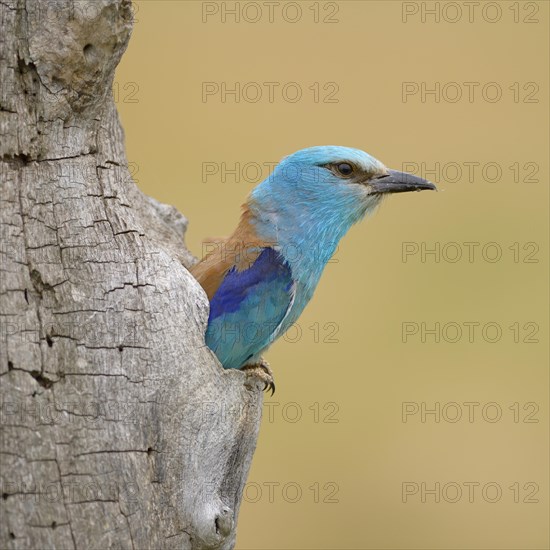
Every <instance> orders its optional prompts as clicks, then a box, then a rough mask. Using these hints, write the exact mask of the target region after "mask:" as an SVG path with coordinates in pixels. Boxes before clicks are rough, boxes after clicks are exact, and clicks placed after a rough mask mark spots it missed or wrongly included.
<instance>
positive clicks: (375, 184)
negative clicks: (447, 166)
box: [369, 170, 437, 193]
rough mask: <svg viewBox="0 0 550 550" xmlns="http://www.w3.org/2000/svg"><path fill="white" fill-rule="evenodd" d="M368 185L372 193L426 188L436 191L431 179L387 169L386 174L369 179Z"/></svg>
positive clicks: (402, 191) (403, 191)
mask: <svg viewBox="0 0 550 550" xmlns="http://www.w3.org/2000/svg"><path fill="white" fill-rule="evenodd" d="M369 185H370V187H371V188H372V192H373V193H406V192H408V191H425V190H426V189H431V190H433V191H437V188H436V186H435V185H434V184H433V183H432V182H431V181H428V180H425V179H423V178H419V177H418V176H413V175H412V174H407V173H406V172H398V171H397V170H388V174H387V175H386V176H380V177H378V178H374V179H372V180H370V181H369Z"/></svg>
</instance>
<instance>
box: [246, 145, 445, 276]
mask: <svg viewBox="0 0 550 550" xmlns="http://www.w3.org/2000/svg"><path fill="white" fill-rule="evenodd" d="M422 189H435V186H434V185H433V184H432V183H430V182H427V181H426V180H423V179H421V178H418V177H416V176H412V175H410V174H405V173H403V172H397V171H395V170H389V169H388V168H386V167H385V166H384V164H382V163H381V162H380V161H379V160H377V159H375V158H374V157H372V156H370V155H369V154H367V153H365V152H364V151H360V150H359V149H352V148H349V147H339V146H331V145H327V146H321V147H310V148H308V149H302V150H301V151H298V152H296V153H294V154H292V155H290V156H288V157H286V158H284V159H283V160H282V161H281V162H280V163H279V164H278V165H277V166H276V167H275V170H274V171H273V173H272V174H271V175H270V176H269V177H268V178H267V179H265V180H264V181H263V182H262V183H260V184H259V185H258V186H257V187H256V188H255V189H254V190H253V191H252V194H251V196H250V200H249V204H248V207H249V209H250V211H251V212H252V214H253V215H254V220H255V226H256V230H257V232H258V234H259V235H260V236H261V237H262V238H264V239H267V240H270V241H273V242H276V243H278V245H279V246H280V247H281V249H282V252H283V254H285V256H287V257H288V258H289V263H291V265H292V266H293V269H294V270H295V269H296V268H298V269H306V270H314V271H315V272H317V271H318V272H319V275H320V272H321V271H322V268H323V267H324V265H325V264H326V262H327V261H328V260H329V258H330V257H331V256H332V254H333V253H334V250H335V249H336V246H337V244H338V242H339V241H340V239H341V238H342V237H343V236H344V235H345V233H346V232H347V231H348V229H349V228H350V227H351V226H352V225H353V224H354V223H356V222H358V221H359V220H361V219H362V218H363V216H365V214H367V213H368V212H370V211H372V210H374V209H375V208H376V206H378V204H379V203H380V201H381V200H382V198H383V197H384V196H385V195H387V194H389V193H392V192H393V193H396V192H403V191H419V190H422ZM291 256H294V257H291ZM293 264H294V265H293Z"/></svg>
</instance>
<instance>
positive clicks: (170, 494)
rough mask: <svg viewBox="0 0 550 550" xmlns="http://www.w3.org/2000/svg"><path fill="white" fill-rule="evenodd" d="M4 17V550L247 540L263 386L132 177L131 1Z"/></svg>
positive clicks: (10, 4)
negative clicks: (122, 100)
mask: <svg viewBox="0 0 550 550" xmlns="http://www.w3.org/2000/svg"><path fill="white" fill-rule="evenodd" d="M0 18H1V26H2V32H1V37H0V41H1V43H0V48H1V58H0V83H1V89H0V93H1V96H0V154H1V157H2V160H1V165H0V166H1V171H0V181H1V193H2V208H1V219H0V222H1V237H2V246H1V248H0V254H1V260H0V269H1V287H0V305H1V308H0V311H1V323H2V331H1V355H0V383H1V410H0V412H1V418H0V427H1V455H0V457H1V464H0V466H1V470H0V479H1V483H2V498H1V499H0V505H1V516H0V547H1V548H30V549H44V548H59V549H64V548H102V549H103V548H140V549H146V548H147V549H149V548H155V549H157V548H193V549H197V548H220V549H221V548H223V549H225V548H231V547H232V546H233V545H234V541H235V529H236V520H237V514H238V510H239V504H240V499H241V496H242V491H243V487H244V484H245V480H246V476H247V473H248V470H249V466H250V462H251V459H252V454H253V451H254V448H255V444H256V439H257V435H258V429H259V423H260V416H261V406H262V399H263V397H262V392H261V389H262V383H260V382H255V381H250V380H249V379H247V378H246V377H245V376H244V374H243V373H241V372H238V371H224V370H223V369H222V368H221V366H220V365H219V363H218V362H217V360H216V359H215V357H214V356H213V354H212V353H211V352H210V351H209V350H208V348H206V346H205V344H204V330H205V326H206V322H207V317H208V302H207V299H206V296H205V294H204V293H203V291H202V289H201V288H200V286H199V285H198V284H197V283H196V281H195V280H194V279H193V278H192V276H191V275H190V274H189V272H188V271H187V269H186V267H185V266H189V265H190V264H191V263H192V262H193V258H192V256H191V255H190V254H189V252H188V251H187V250H186V248H185V245H184V243H183V235H184V232H185V227H186V221H185V218H184V217H183V216H182V215H181V214H179V213H178V212H177V211H176V210H175V209H174V208H173V207H169V206H166V205H161V204H159V203H157V202H156V201H153V200H152V199H149V198H147V197H146V196H144V195H143V194H142V193H141V192H140V191H139V190H138V189H137V188H136V186H135V185H134V183H133V182H132V180H131V178H130V174H129V171H128V168H127V160H126V157H125V152H124V136H123V131H122V128H121V126H120V124H119V120H118V116H117V113H116V108H115V105H114V102H113V98H112V93H111V86H112V82H113V75H114V70H115V67H116V65H117V63H118V62H119V60H120V58H121V56H122V54H123V52H124V50H125V48H126V45H127V43H128V40H129V37H130V32H131V27H132V12H131V5H130V2H129V1H127V0H94V1H92V2H69V1H52V0H0Z"/></svg>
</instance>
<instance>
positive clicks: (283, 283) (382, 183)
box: [191, 145, 436, 395]
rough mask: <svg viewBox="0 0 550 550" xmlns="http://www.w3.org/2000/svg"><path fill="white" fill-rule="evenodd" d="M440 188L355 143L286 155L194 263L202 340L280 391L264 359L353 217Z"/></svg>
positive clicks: (229, 365)
mask: <svg viewBox="0 0 550 550" xmlns="http://www.w3.org/2000/svg"><path fill="white" fill-rule="evenodd" d="M423 190H436V186H435V185H434V184H433V183H431V182H429V181H427V180H425V179H423V178H421V177H419V176H416V175H413V174H408V173H405V172H400V171H397V170H391V169H388V168H386V166H385V165H384V164H383V163H382V162H380V161H379V160H377V159H376V158H374V157H372V156H371V155H369V154H368V153H366V152H364V151H362V150H360V149H355V148H351V147H343V146H334V145H326V146H315V147H308V148H306V149H302V150H300V151H297V152H295V153H293V154H291V155H289V156H287V157H285V158H283V159H282V160H281V161H280V162H279V163H278V164H277V165H276V166H275V168H274V169H273V171H272V173H271V174H270V175H269V176H268V177H267V178H266V179H264V180H263V181H262V182H261V183H259V184H258V185H257V186H256V187H255V188H254V189H253V190H252V192H251V193H250V195H249V196H248V198H247V200H246V202H245V203H244V204H243V206H242V214H241V218H240V222H239V224H238V225H237V228H236V229H235V231H234V232H233V233H232V234H231V236H229V237H228V238H226V239H220V240H218V241H216V242H214V243H211V245H210V246H209V248H210V251H209V252H208V253H207V254H206V255H205V256H204V257H203V258H202V259H201V260H200V261H199V262H198V263H196V264H195V265H194V266H193V267H192V268H191V273H192V275H193V276H194V277H195V278H196V280H197V281H198V282H199V284H200V285H201V286H202V288H203V289H204V291H205V292H206V295H207V297H208V300H209V303H210V311H209V316H208V324H207V327H206V333H205V343H206V345H207V346H208V347H209V348H210V349H211V350H212V351H213V352H214V354H215V355H216V357H217V358H218V360H219V362H220V363H221V365H222V366H223V368H225V369H241V370H242V371H245V372H246V373H247V374H248V375H250V376H256V377H258V378H260V380H261V381H263V383H264V390H265V389H268V390H271V394H272V395H273V393H274V392H275V382H274V376H273V372H272V370H271V368H270V365H269V363H268V362H267V361H266V360H265V358H264V357H263V354H264V353H265V352H266V351H267V349H268V348H269V347H270V345H271V344H272V343H273V342H274V341H275V340H276V339H277V338H279V337H280V336H281V335H283V334H284V333H285V331H286V330H287V329H288V328H289V327H291V325H292V324H293V323H295V322H296V321H297V319H298V318H299V316H300V315H301V313H302V311H303V310H304V308H305V306H306V305H307V304H308V302H309V301H310V299H311V298H312V296H313V293H314V291H315V288H316V286H317V283H318V282H319V279H320V277H321V274H322V272H323V269H324V267H325V266H326V264H327V262H328V261H329V259H330V258H331V256H332V255H333V254H334V252H335V250H336V247H337V246H338V243H339V241H340V239H341V238H342V237H343V236H344V235H345V234H346V233H347V231H348V230H349V229H350V227H351V226H352V225H354V224H355V223H357V222H359V221H360V220H362V219H363V218H364V217H365V215H367V214H370V213H372V212H373V211H374V210H375V209H376V208H377V206H378V205H379V204H380V202H381V201H382V199H383V198H384V197H386V196H388V195H390V194H393V193H403V192H408V191H423Z"/></svg>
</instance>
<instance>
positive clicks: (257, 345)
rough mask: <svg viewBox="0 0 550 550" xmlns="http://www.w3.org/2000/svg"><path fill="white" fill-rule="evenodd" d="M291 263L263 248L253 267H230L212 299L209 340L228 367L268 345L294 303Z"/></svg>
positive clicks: (209, 343) (207, 338)
mask: <svg viewBox="0 0 550 550" xmlns="http://www.w3.org/2000/svg"><path fill="white" fill-rule="evenodd" d="M292 296H293V280H292V273H291V271H290V267H289V266H288V264H287V262H286V261H285V260H284V258H283V257H282V256H281V255H280V254H279V253H278V252H277V251H276V250H274V249H273V248H264V249H263V251H262V252H261V253H260V254H259V256H258V258H257V259H256V261H255V262H254V263H253V264H252V265H251V266H250V268H248V269H245V270H243V271H238V270H237V269H236V267H233V268H231V269H230V270H229V271H228V273H227V275H226V276H225V278H224V280H223V281H222V283H221V284H220V286H219V288H218V290H217V291H216V293H215V294H214V296H213V297H212V299H211V301H210V316H209V318H208V328H207V330H206V336H205V338H206V343H207V345H208V347H209V348H210V349H211V350H212V351H213V352H214V353H215V354H216V355H217V357H218V359H219V361H220V363H221V364H222V365H223V366H224V368H226V369H234V368H240V367H242V366H243V365H244V364H245V363H246V361H248V360H249V359H250V358H251V357H253V356H255V355H257V354H259V353H260V352H261V351H262V350H264V349H265V348H266V347H268V346H269V344H270V343H271V341H272V338H273V334H274V332H275V330H276V328H277V327H278V326H279V325H280V324H281V322H282V321H283V319H284V318H285V315H286V313H287V311H288V308H289V306H290V304H291V303H292Z"/></svg>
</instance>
